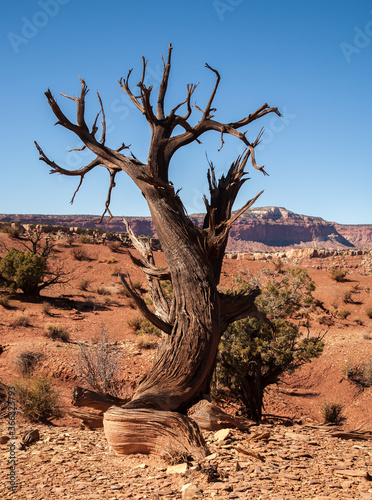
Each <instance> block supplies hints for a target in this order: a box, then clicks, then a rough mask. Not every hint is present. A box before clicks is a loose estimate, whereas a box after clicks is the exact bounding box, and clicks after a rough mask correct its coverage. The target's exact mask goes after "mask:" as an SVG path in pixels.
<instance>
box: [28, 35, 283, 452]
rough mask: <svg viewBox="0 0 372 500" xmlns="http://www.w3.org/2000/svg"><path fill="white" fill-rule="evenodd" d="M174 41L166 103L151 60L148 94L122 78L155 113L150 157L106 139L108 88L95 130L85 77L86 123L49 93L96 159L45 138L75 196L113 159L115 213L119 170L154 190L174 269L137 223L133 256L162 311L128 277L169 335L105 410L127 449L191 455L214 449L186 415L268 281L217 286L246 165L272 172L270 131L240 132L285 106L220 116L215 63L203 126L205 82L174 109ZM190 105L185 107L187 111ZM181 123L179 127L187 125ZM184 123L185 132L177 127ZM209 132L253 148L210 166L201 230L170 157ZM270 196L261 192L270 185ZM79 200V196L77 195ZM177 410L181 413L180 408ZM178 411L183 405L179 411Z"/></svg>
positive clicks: (161, 234) (156, 218) (112, 436)
mask: <svg viewBox="0 0 372 500" xmlns="http://www.w3.org/2000/svg"><path fill="white" fill-rule="evenodd" d="M171 52H172V46H171V45H170V46H169V49H168V58H167V61H166V62H165V60H164V59H163V65H164V68H163V76H162V80H161V83H160V88H159V94H158V99H157V106H156V110H154V109H153V107H152V105H151V93H152V90H153V88H152V87H147V86H146V85H145V75H146V65H147V62H146V61H145V59H143V70H142V78H141V80H140V82H139V83H138V85H137V87H138V88H139V96H135V95H134V94H133V93H132V91H131V90H130V87H129V77H130V75H131V72H132V70H130V71H129V73H128V76H127V78H126V79H123V78H122V79H121V80H120V82H119V83H120V86H121V88H122V89H123V90H124V91H125V93H126V94H127V95H128V96H129V98H130V99H131V100H132V102H133V104H134V105H135V107H136V108H137V109H138V110H139V111H140V112H141V113H142V114H143V115H144V116H145V118H146V120H147V121H148V123H149V125H150V128H151V134H152V135H151V142H150V148H149V153H148V159H147V163H141V162H140V161H139V160H138V159H137V158H135V157H134V155H133V154H132V155H131V156H125V155H124V154H123V153H122V151H123V150H125V149H128V147H127V146H125V145H124V144H122V145H121V146H120V147H119V148H117V149H110V148H109V147H107V146H106V119H105V113H104V109H103V105H102V101H101V98H100V96H99V94H97V95H98V100H99V104H100V112H99V113H98V114H97V117H96V119H95V121H94V123H93V125H92V127H91V130H89V128H88V126H87V124H86V122H85V96H86V94H87V92H88V89H87V87H86V85H85V82H84V80H82V79H81V93H80V96H79V97H71V96H67V95H65V94H62V95H64V96H65V97H68V98H69V99H72V100H73V101H75V102H76V106H77V123H76V124H75V123H72V122H71V121H70V120H69V119H68V118H67V117H66V116H65V115H64V113H63V112H62V110H61V108H60V107H59V106H58V104H57V102H56V100H55V98H54V97H53V95H52V94H51V92H50V90H48V91H47V92H46V96H47V99H48V102H49V105H50V107H51V109H52V111H53V113H54V114H55V116H56V117H57V120H58V121H57V123H58V124H60V125H62V126H63V127H65V128H67V129H68V130H70V131H72V132H74V133H75V134H76V135H77V136H78V137H79V138H80V139H81V141H82V143H83V147H82V148H81V149H85V148H88V149H89V150H90V151H91V152H93V153H94V154H95V155H96V157H95V158H94V159H93V160H92V161H91V162H90V163H89V164H88V165H86V166H85V167H82V168H80V169H78V170H75V171H70V170H66V169H64V168H62V167H60V166H58V165H57V164H56V163H54V162H53V161H52V160H50V159H49V158H48V157H47V156H46V155H45V153H44V151H43V150H42V149H41V148H40V146H39V145H38V144H37V143H36V147H37V149H38V151H39V153H40V159H41V160H43V161H44V162H45V163H47V164H48V165H49V166H50V167H51V173H60V174H63V175H74V176H78V177H80V182H79V185H78V187H77V189H76V191H75V193H74V195H73V199H74V197H75V195H76V193H77V192H78V190H79V189H80V186H81V185H82V182H83V180H84V176H85V175H86V174H87V173H89V172H90V171H91V170H92V169H94V168H95V167H97V166H99V165H101V166H104V167H105V168H106V169H107V170H108V172H109V175H110V185H109V190H108V196H107V200H106V206H105V211H104V213H103V215H102V217H101V220H102V218H103V216H104V215H105V214H106V213H109V214H110V215H111V212H110V209H109V205H110V199H111V192H112V189H113V188H114V186H115V176H116V175H117V174H118V173H119V172H121V171H124V172H125V173H126V174H128V175H129V176H130V177H131V179H132V180H133V181H134V182H135V184H136V185H137V186H138V188H139V189H140V190H141V191H142V194H143V195H144V196H145V198H146V200H147V202H148V205H149V208H150V211H151V215H152V219H153V223H154V226H155V229H156V231H157V234H158V238H159V240H160V242H161V245H162V249H163V251H164V254H165V257H166V260H167V263H168V269H157V268H156V266H155V262H154V259H153V256H152V252H151V249H150V247H149V246H146V245H144V246H143V245H142V246H141V243H140V242H139V240H137V239H136V238H135V236H134V235H133V233H131V231H130V229H128V231H129V234H130V236H131V237H132V241H133V243H134V245H135V246H136V248H138V249H139V250H140V252H141V255H142V257H141V259H137V258H134V257H132V259H133V261H134V262H135V263H136V264H138V265H139V266H140V267H141V269H142V270H143V271H144V272H145V274H146V276H147V278H148V280H149V283H150V289H151V291H152V299H153V303H154V306H155V311H153V310H150V309H149V307H148V306H147V305H146V303H145V302H144V300H143V299H142V297H141V296H140V295H139V294H138V293H137V292H136V291H135V290H134V289H133V287H132V286H131V284H130V279H128V277H125V276H123V275H122V276H121V278H122V281H123V284H124V285H125V286H126V287H127V290H128V292H129V294H130V295H131V296H132V298H133V299H134V300H135V301H136V303H137V306H138V307H139V309H140V310H141V312H142V313H143V314H144V315H145V317H146V318H147V319H148V320H149V321H151V322H152V323H153V324H154V325H155V326H157V327H158V328H160V329H161V330H162V331H163V332H164V334H165V338H164V340H163V342H162V343H161V345H160V347H159V349H158V352H157V356H156V359H155V360H154V364H153V367H152V368H151V370H150V372H149V373H148V374H147V376H146V377H145V378H144V380H143V381H142V382H141V383H140V384H139V386H138V387H137V388H136V390H135V392H134V394H133V396H132V399H131V401H130V402H128V403H126V404H124V405H121V406H120V407H118V406H114V407H111V408H110V409H109V410H108V411H106V413H105V414H104V421H103V423H104V427H105V433H106V436H107V439H108V441H109V443H110V444H111V445H112V446H113V448H114V449H115V450H116V451H117V452H118V453H137V452H139V451H140V452H152V453H158V452H159V450H161V448H162V442H163V444H164V446H165V448H166V449H167V453H170V452H172V453H176V452H181V453H190V454H194V455H205V453H207V449H206V446H205V443H204V441H203V439H202V436H201V435H200V432H199V430H198V427H197V426H196V425H195V424H194V423H193V421H192V420H191V419H190V418H189V417H186V416H185V415H184V413H185V412H186V410H187V409H188V408H189V407H190V406H192V405H193V404H194V403H195V402H197V401H198V400H200V399H201V398H202V397H203V395H204V394H205V393H207V392H208V390H209V384H210V381H211V375H212V371H213V368H214V363H215V359H216V354H217V349H218V343H219V340H220V336H221V334H222V333H223V331H224V330H225V329H226V328H227V326H228V325H229V324H230V323H231V322H233V321H235V320H237V319H240V318H242V317H247V316H249V315H255V314H257V310H256V308H255V306H254V299H255V297H256V296H257V295H258V294H259V290H258V289H254V290H251V291H250V292H249V293H247V294H245V295H243V294H240V295H224V294H222V293H220V292H218V290H217V286H218V284H219V280H220V273H221V267H222V261H223V256H224V252H225V249H226V244H227V239H228V234H229V231H230V228H231V225H232V224H233V222H234V221H235V220H236V219H237V218H238V217H239V215H240V214H242V213H243V212H244V211H245V210H247V209H248V208H249V207H250V206H251V205H252V204H253V203H254V201H255V200H256V199H257V197H258V196H259V195H258V196H256V197H255V198H253V199H252V200H250V201H248V202H247V203H246V204H245V205H244V206H243V207H242V208H241V209H240V210H239V211H237V212H236V213H235V214H232V207H233V204H234V201H235V199H236V196H237V194H238V192H239V190H240V188H241V186H242V185H243V183H244V182H245V180H246V179H245V178H244V175H245V172H244V168H245V166H246V163H247V161H248V159H250V161H251V164H252V166H253V167H254V168H255V169H257V170H260V171H261V172H263V173H266V172H265V171H264V167H263V166H258V165H257V163H256V160H255V151H254V149H255V147H256V146H257V145H258V144H259V142H260V138H261V136H262V133H263V130H261V132H260V133H259V135H258V137H257V139H256V140H255V141H254V142H250V141H248V139H247V137H246V132H244V133H242V132H240V131H239V129H240V128H241V127H245V126H247V125H248V124H250V123H251V122H253V121H255V120H257V119H259V118H262V117H263V116H265V115H266V114H268V113H276V114H277V115H278V116H280V113H279V111H278V109H277V108H271V107H269V106H268V104H264V105H263V106H261V107H260V108H258V109H257V110H256V111H254V112H253V113H251V114H249V115H248V116H246V117H245V118H243V119H241V120H239V121H235V122H230V123H220V122H218V121H216V120H215V119H214V115H213V114H212V113H214V112H215V111H216V110H215V109H214V108H212V104H213V99H214V96H215V94H216V91H217V88H218V85H219V82H220V75H219V73H218V71H216V70H215V69H213V68H211V67H210V66H208V64H207V65H206V67H207V68H208V69H209V70H210V71H212V72H213V73H214V74H215V76H216V83H215V86H214V89H213V91H212V93H211V96H210V98H209V100H208V102H207V104H206V107H205V109H204V110H202V109H201V108H199V107H198V106H196V105H194V108H196V109H197V110H198V111H199V112H201V114H202V116H201V119H200V120H199V121H198V123H197V124H196V125H191V124H190V123H189V118H190V116H191V114H192V105H191V97H192V95H193V93H194V91H195V89H196V87H197V86H196V85H187V93H186V99H185V100H184V101H183V102H181V103H179V104H177V105H176V106H175V107H174V108H173V109H171V111H170V112H169V114H168V115H166V113H165V111H164V101H165V95H166V91H167V86H168V79H169V73H170V68H171ZM182 106H184V107H185V108H186V109H185V114H184V115H179V114H177V112H178V110H179V109H180V108H181V107H182ZM100 114H101V116H102V131H101V138H100V140H97V139H96V133H97V131H98V129H99V126H98V125H97V122H98V116H99V115H100ZM177 127H178V128H177ZM176 128H177V130H179V128H181V129H182V130H183V132H181V133H178V134H177V133H175V129H176ZM208 131H216V132H219V133H220V135H221V148H222V146H223V144H224V141H223V135H224V134H230V135H233V136H235V137H237V138H238V139H239V140H241V141H242V142H243V143H244V144H245V146H246V151H245V153H244V154H243V155H242V156H240V157H239V158H238V159H237V160H236V161H235V162H233V163H232V165H231V167H230V169H229V171H228V172H227V174H226V175H224V176H222V177H221V178H220V179H218V180H217V179H216V177H215V172H214V167H213V165H212V164H210V165H209V167H210V168H209V170H208V183H209V191H210V199H209V200H208V199H207V198H206V197H204V202H205V205H206V216H205V220H204V225H203V227H202V228H199V227H197V226H195V225H194V224H193V222H192V221H191V220H190V219H189V217H188V216H187V215H186V213H185V210H184V207H183V205H182V202H181V200H180V198H179V196H178V193H177V192H175V191H174V188H173V184H172V183H171V182H170V181H169V178H168V174H169V165H170V161H171V159H172V157H173V155H174V153H175V152H176V151H177V150H178V149H180V148H182V147H184V146H186V145H188V144H190V143H192V142H195V141H196V142H199V137H200V136H201V135H202V134H204V133H205V132H208ZM260 194H261V193H260ZM73 199H72V201H73ZM164 279H171V281H172V285H173V297H172V300H167V298H166V297H165V296H164V294H163V292H162V289H161V287H160V285H159V280H164ZM170 412H172V413H170ZM177 412H178V413H177Z"/></svg>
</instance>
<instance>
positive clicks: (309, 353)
mask: <svg viewBox="0 0 372 500" xmlns="http://www.w3.org/2000/svg"><path fill="white" fill-rule="evenodd" d="M257 282H259V283H260V284H261V295H259V296H258V297H257V299H256V305H257V307H258V310H259V311H260V313H262V319H261V318H260V319H258V318H251V319H242V320H239V321H236V322H235V323H232V324H231V325H230V326H229V327H228V328H227V330H226V332H225V333H224V334H223V336H222V338H221V341H220V346H219V354H218V358H217V366H216V371H215V381H216V386H219V385H221V386H225V387H229V388H230V390H231V391H232V392H233V394H234V395H235V396H236V397H237V398H238V400H239V401H241V402H242V403H243V405H244V407H245V412H246V414H247V416H248V417H249V418H251V419H253V420H255V421H260V420H261V416H262V406H263V396H264V391H265V388H266V387H267V386H269V385H271V384H275V383H276V382H278V380H279V378H280V376H281V375H282V374H283V373H285V372H292V371H294V370H295V369H296V368H297V367H299V366H301V365H302V364H304V363H306V362H308V361H310V360H311V359H313V358H316V357H318V356H319V355H320V354H321V352H322V350H323V346H324V344H323V342H322V339H321V338H320V337H318V336H317V337H310V336H309V334H307V335H303V332H301V331H300V328H299V326H298V324H297V322H298V321H299V320H304V323H308V321H309V315H310V312H311V311H313V307H314V298H313V295H312V292H313V291H314V289H315V285H314V283H313V281H312V280H311V279H310V278H309V276H308V274H307V273H306V271H305V270H304V269H301V268H293V269H286V270H284V271H282V272H281V273H277V272H275V271H271V270H270V269H269V268H265V269H264V270H263V271H262V272H261V273H260V274H258V275H256V276H254V277H252V278H250V279H247V280H246V279H243V278H242V277H241V276H239V277H238V278H237V280H236V290H235V292H234V293H241V292H245V291H247V290H249V289H250V288H252V287H253V286H254V285H255V284H256V283H257ZM230 293H233V292H230ZM265 316H266V318H269V320H270V321H267V320H265V319H264V318H265Z"/></svg>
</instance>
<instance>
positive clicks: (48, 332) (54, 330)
mask: <svg viewBox="0 0 372 500" xmlns="http://www.w3.org/2000/svg"><path fill="white" fill-rule="evenodd" d="M44 331H45V336H46V337H48V338H50V339H53V340H61V341H62V342H69V340H70V335H69V333H68V331H67V328H66V327H65V326H63V325H61V324H60V323H47V324H46V325H45V329H44Z"/></svg>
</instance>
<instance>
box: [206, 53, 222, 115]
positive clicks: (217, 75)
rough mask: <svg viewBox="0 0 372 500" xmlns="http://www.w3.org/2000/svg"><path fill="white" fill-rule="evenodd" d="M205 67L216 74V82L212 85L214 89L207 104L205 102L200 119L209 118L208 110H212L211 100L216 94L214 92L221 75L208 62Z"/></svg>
mask: <svg viewBox="0 0 372 500" xmlns="http://www.w3.org/2000/svg"><path fill="white" fill-rule="evenodd" d="M205 67H206V68H208V69H210V70H211V71H213V73H214V74H215V75H216V83H215V86H214V89H213V91H212V94H211V96H210V98H209V101H208V104H207V107H206V108H205V111H204V115H203V118H202V120H203V119H204V120H207V119H208V118H210V112H211V111H212V110H211V106H212V102H213V99H214V97H215V95H216V92H217V88H218V85H219V83H220V80H221V77H220V74H219V72H218V71H217V70H216V69H213V68H211V67H210V66H209V64H207V63H206V64H205Z"/></svg>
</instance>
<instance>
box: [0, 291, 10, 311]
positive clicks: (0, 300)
mask: <svg viewBox="0 0 372 500" xmlns="http://www.w3.org/2000/svg"><path fill="white" fill-rule="evenodd" d="M9 300H10V299H9V295H8V294H3V293H1V294H0V306H2V307H5V308H8V307H9Z"/></svg>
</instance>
